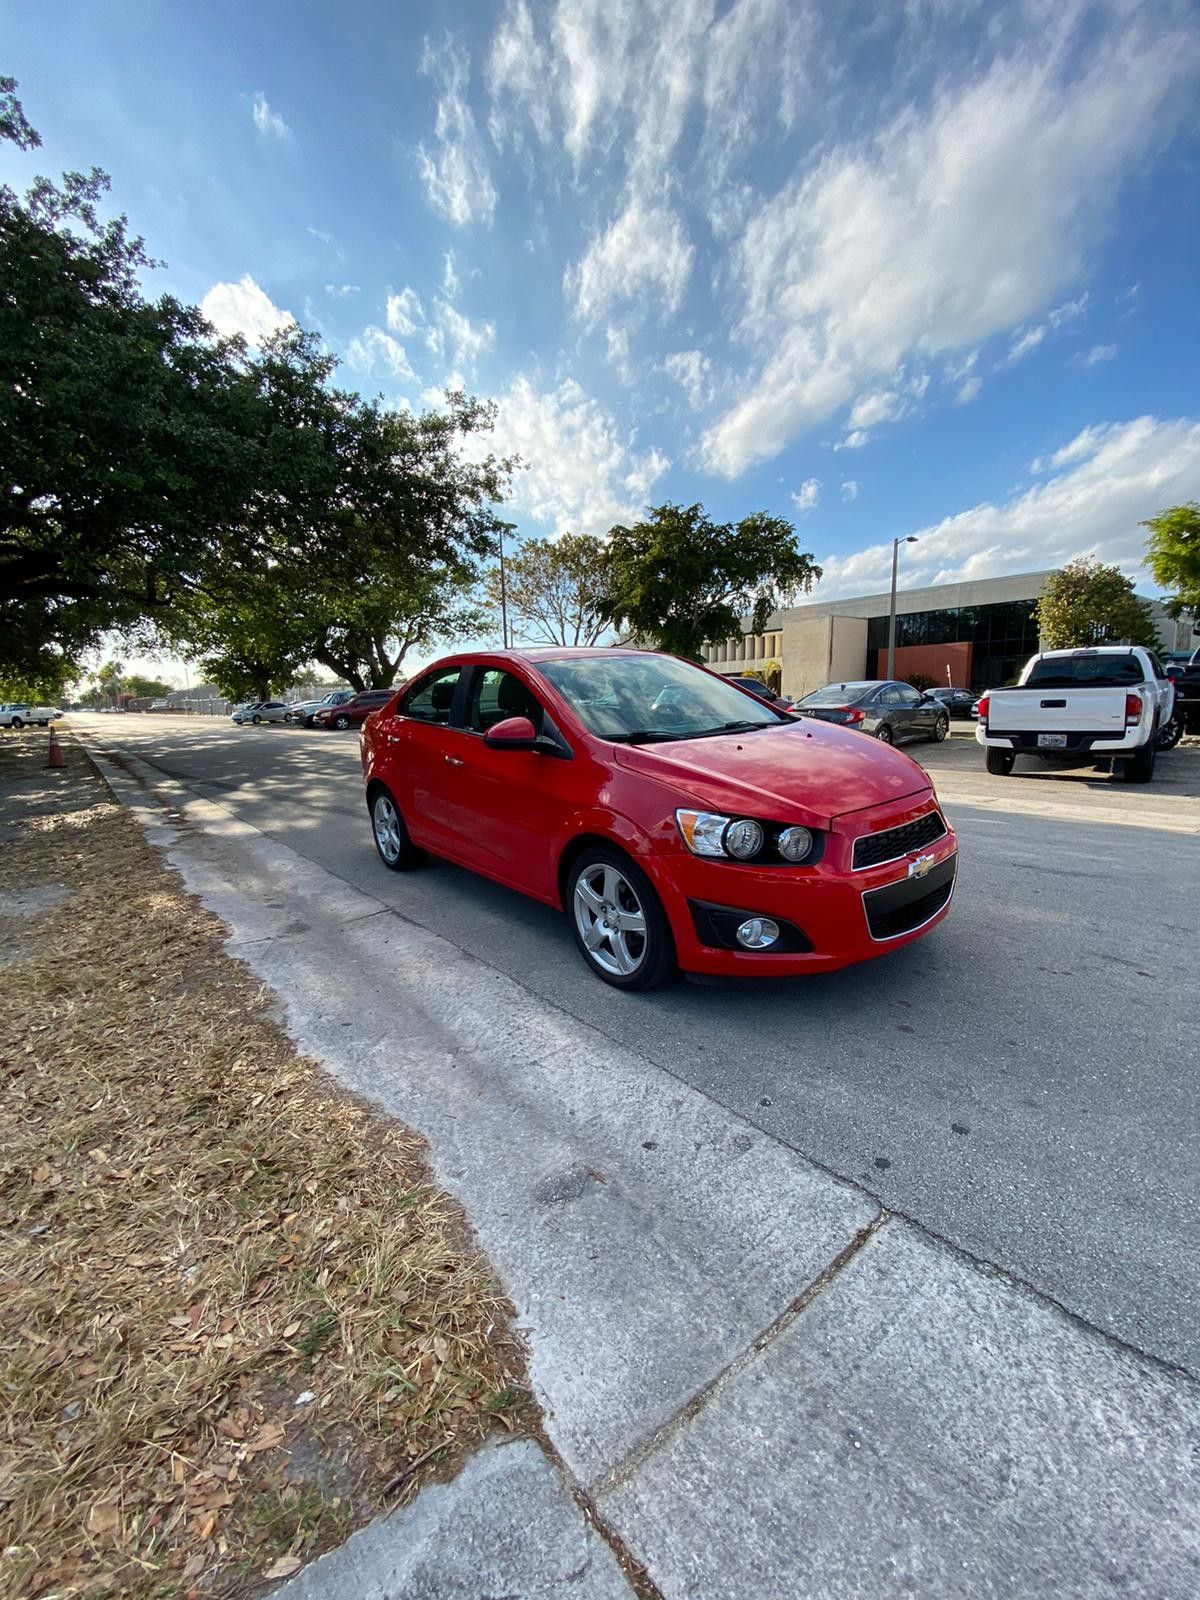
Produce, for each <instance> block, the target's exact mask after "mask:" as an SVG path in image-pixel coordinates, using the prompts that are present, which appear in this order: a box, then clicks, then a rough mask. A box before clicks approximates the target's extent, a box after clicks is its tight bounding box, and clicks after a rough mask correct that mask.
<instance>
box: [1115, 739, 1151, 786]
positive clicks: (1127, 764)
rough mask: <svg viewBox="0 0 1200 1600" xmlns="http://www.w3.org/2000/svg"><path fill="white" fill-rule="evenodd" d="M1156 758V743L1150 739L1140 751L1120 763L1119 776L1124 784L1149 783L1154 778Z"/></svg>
mask: <svg viewBox="0 0 1200 1600" xmlns="http://www.w3.org/2000/svg"><path fill="white" fill-rule="evenodd" d="M1157 756H1158V743H1157V741H1156V740H1154V739H1151V741H1150V743H1149V744H1144V745H1143V746H1142V748H1141V749H1140V750H1135V751H1134V752H1133V754H1132V755H1131V756H1125V757H1124V758H1123V760H1122V761H1121V776H1122V777H1123V778H1124V779H1125V782H1126V783H1149V782H1150V780H1151V779H1152V778H1153V777H1154V763H1155V759H1156V758H1157Z"/></svg>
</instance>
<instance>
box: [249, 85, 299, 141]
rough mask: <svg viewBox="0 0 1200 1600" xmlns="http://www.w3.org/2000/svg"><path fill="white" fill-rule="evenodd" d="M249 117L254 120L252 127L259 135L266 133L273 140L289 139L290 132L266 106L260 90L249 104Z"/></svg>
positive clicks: (265, 99) (275, 113) (285, 124)
mask: <svg viewBox="0 0 1200 1600" xmlns="http://www.w3.org/2000/svg"><path fill="white" fill-rule="evenodd" d="M250 115H251V116H252V117H253V118H254V126H255V127H256V128H257V129H258V131H259V133H266V134H269V135H270V136H271V138H273V139H290V138H291V136H292V130H291V129H290V128H289V127H288V125H287V123H286V122H285V121H284V120H283V118H282V117H281V116H280V115H279V113H278V111H272V110H271V108H270V106H269V105H268V104H267V97H266V95H265V94H263V93H262V91H261V90H260V91H259V92H258V94H256V95H255V96H254V99H253V100H252V101H251V104H250Z"/></svg>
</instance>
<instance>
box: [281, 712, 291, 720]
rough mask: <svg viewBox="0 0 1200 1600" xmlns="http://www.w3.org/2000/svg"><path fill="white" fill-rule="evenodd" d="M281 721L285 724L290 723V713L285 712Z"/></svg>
mask: <svg viewBox="0 0 1200 1600" xmlns="http://www.w3.org/2000/svg"><path fill="white" fill-rule="evenodd" d="M283 720H284V721H285V722H290V721H291V720H292V713H291V712H290V711H285V712H284V714H283Z"/></svg>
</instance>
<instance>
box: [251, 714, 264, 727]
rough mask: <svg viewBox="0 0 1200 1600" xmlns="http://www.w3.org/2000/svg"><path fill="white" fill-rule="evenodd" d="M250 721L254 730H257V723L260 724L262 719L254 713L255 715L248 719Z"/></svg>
mask: <svg viewBox="0 0 1200 1600" xmlns="http://www.w3.org/2000/svg"><path fill="white" fill-rule="evenodd" d="M250 721H251V722H252V723H253V724H254V726H255V727H256V728H257V727H258V725H259V723H260V722H261V721H262V718H261V717H260V716H259V715H258V714H257V712H256V713H255V715H254V716H252V717H251V718H250Z"/></svg>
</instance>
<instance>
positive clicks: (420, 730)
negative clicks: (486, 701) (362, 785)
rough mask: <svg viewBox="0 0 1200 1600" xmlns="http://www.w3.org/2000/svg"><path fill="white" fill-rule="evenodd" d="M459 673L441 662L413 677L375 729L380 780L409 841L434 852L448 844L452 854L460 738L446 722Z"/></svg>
mask: <svg viewBox="0 0 1200 1600" xmlns="http://www.w3.org/2000/svg"><path fill="white" fill-rule="evenodd" d="M461 674H462V668H461V667H443V668H442V669H441V670H440V671H438V672H431V673H428V674H427V675H426V676H425V677H423V678H417V679H416V680H415V681H414V682H413V683H412V684H411V685H410V686H409V687H408V689H406V690H405V692H404V694H402V695H401V697H400V700H399V703H398V704H397V706H396V711H395V714H394V716H391V717H389V718H387V719H386V721H385V722H384V724H383V726H382V727H381V728H380V730H379V731H380V733H381V735H382V737H383V739H384V746H385V749H386V751H387V757H386V760H385V764H384V773H385V779H386V782H387V785H388V787H389V788H390V789H391V791H392V793H393V794H394V795H395V797H396V801H397V804H398V805H399V807H400V813H401V815H402V816H403V818H404V821H405V823H406V825H407V827H408V831H409V833H410V834H411V835H412V837H413V840H414V842H415V843H417V844H419V845H424V846H426V847H427V848H428V849H430V850H434V851H436V850H439V849H443V850H445V849H449V848H450V847H451V846H453V851H452V853H454V854H456V855H457V854H458V849H457V842H458V841H457V836H456V829H455V827H454V806H455V803H456V802H457V799H458V795H459V790H460V787H461V781H462V771H463V749H462V746H463V745H464V743H465V742H466V740H465V736H464V735H463V733H462V731H461V729H458V728H453V727H451V725H450V723H451V711H452V709H453V706H454V697H455V693H456V691H457V689H458V683H459V678H460V676H461Z"/></svg>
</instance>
